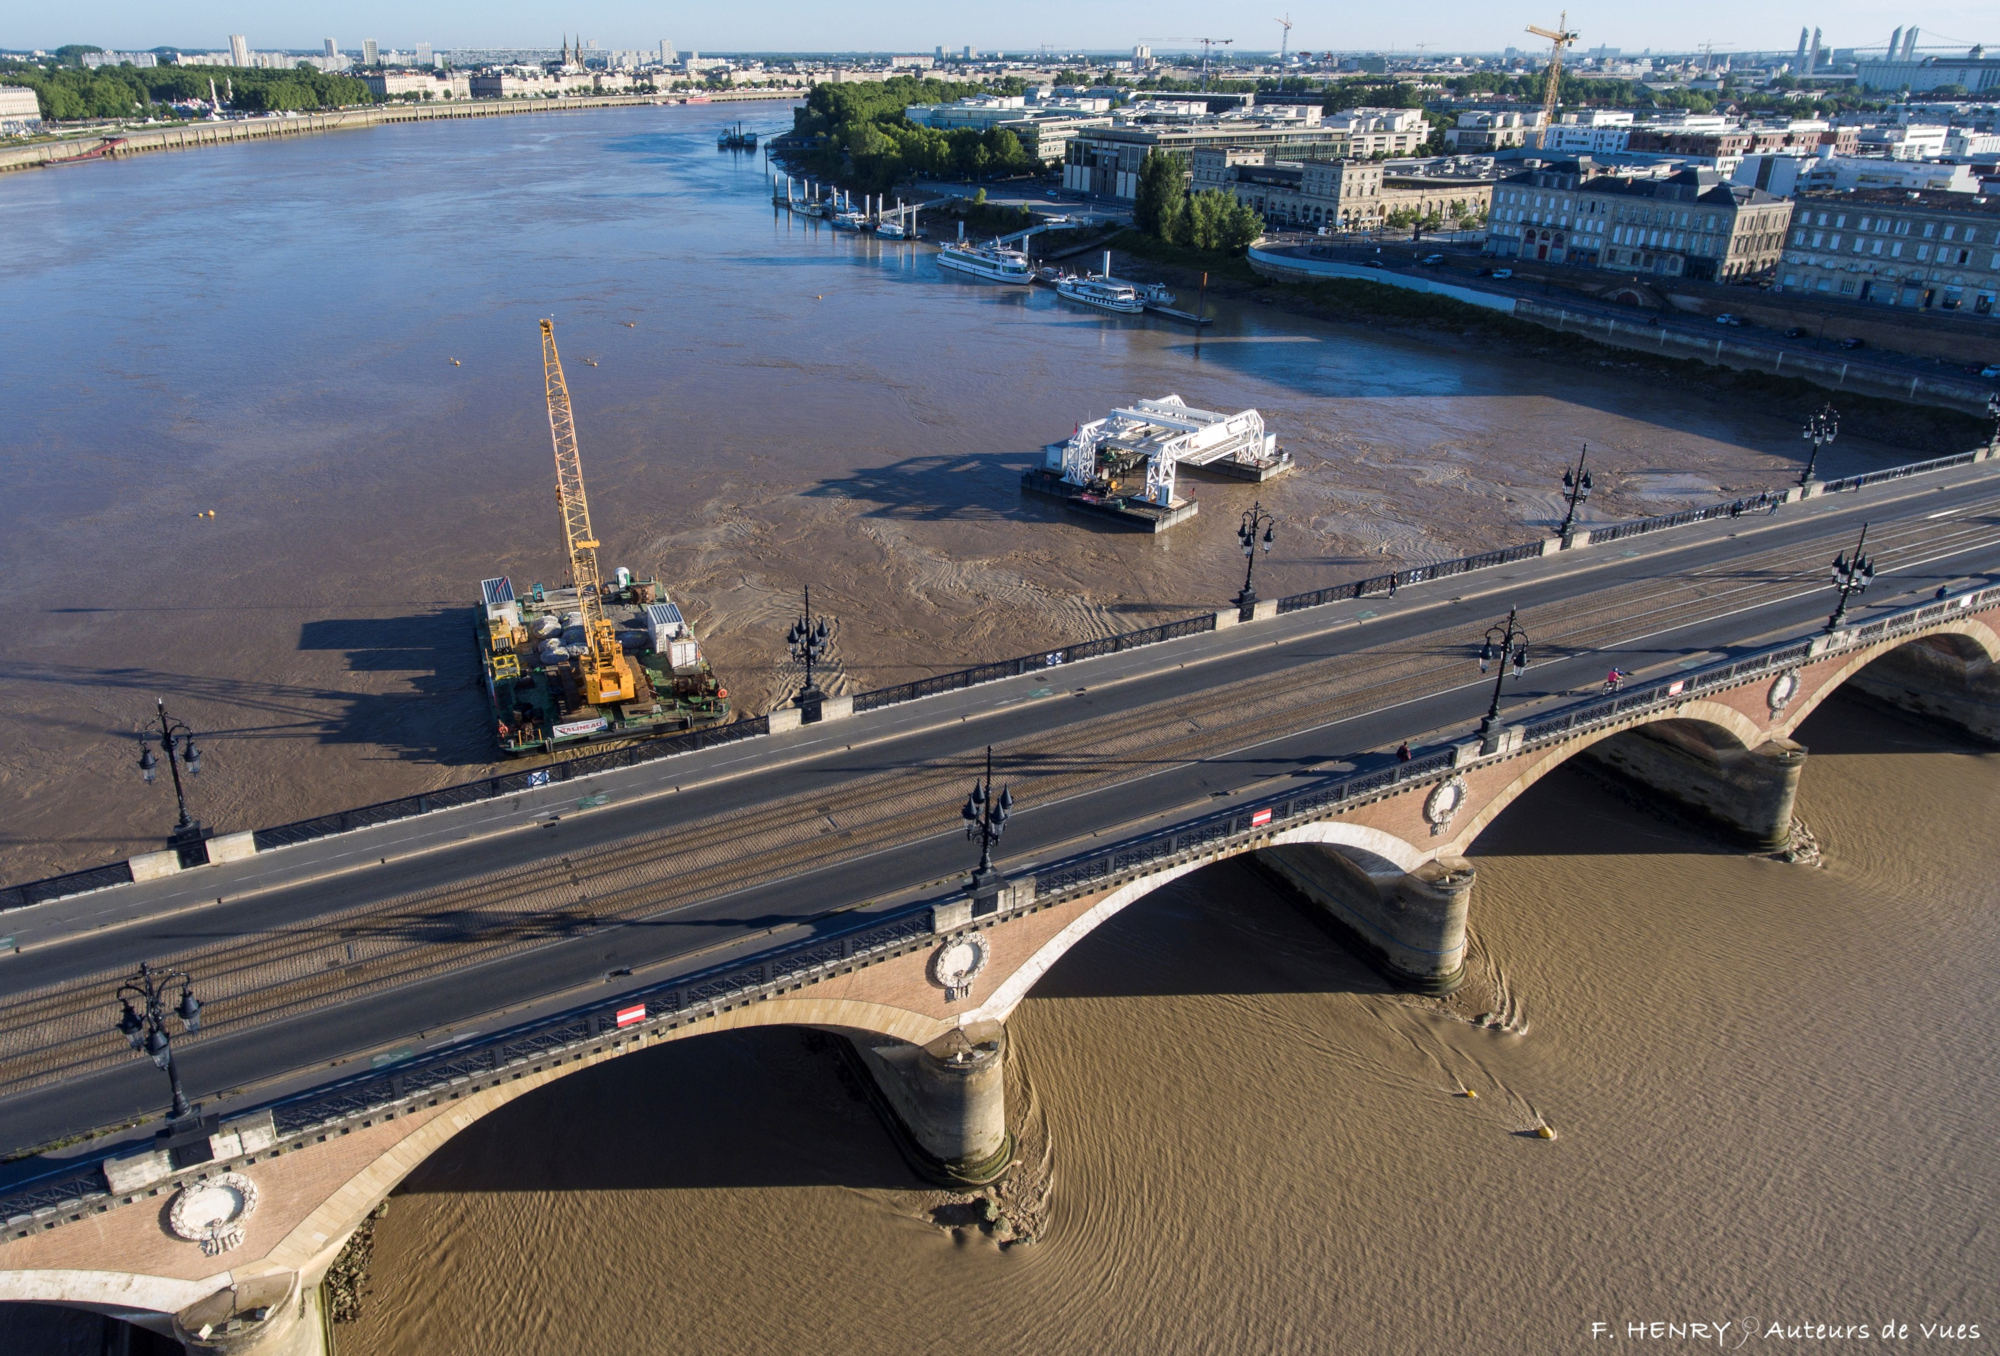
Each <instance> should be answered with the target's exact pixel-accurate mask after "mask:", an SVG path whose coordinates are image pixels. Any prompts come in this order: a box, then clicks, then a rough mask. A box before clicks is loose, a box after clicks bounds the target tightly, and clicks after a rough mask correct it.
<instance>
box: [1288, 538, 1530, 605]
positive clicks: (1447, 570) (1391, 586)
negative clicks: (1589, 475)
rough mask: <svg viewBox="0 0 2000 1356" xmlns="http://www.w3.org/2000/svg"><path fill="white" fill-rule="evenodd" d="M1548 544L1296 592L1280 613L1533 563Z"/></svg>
mask: <svg viewBox="0 0 2000 1356" xmlns="http://www.w3.org/2000/svg"><path fill="white" fill-rule="evenodd" d="M1544 549H1545V548H1544V543H1543V542H1542V541H1541V540H1540V539H1537V540H1535V541H1530V542H1523V543H1521V544H1520V545H1519V546H1503V547H1501V548H1500V549H1499V550H1497V551H1482V552H1480V553H1479V554H1478V555H1476V556H1459V557H1458V558H1457V559H1454V560H1440V561H1436V562H1434V563H1433V564H1430V565H1412V566H1411V567H1410V568H1409V569H1407V570H1398V571H1396V572H1395V573H1394V574H1378V575H1373V576H1371V577H1369V578H1367V579H1355V580H1351V581H1350V582H1348V583H1345V584H1334V585H1332V586H1330V587H1328V588H1323V589H1313V590H1312V591H1311V592H1308V593H1294V594H1292V595H1291V596H1289V597H1286V598H1280V599H1279V600H1278V611H1279V612H1280V613H1285V612H1303V611H1304V610H1305V609H1307V608H1309V607H1324V606H1326V605H1327V604H1328V603H1338V602H1342V601H1344V600H1346V599H1349V598H1372V597H1374V596H1375V595H1376V594H1389V593H1394V592H1395V591H1396V590H1397V589H1399V588H1401V587H1402V586H1403V585H1405V584H1421V583H1423V582H1424V581H1425V580H1429V579H1444V578H1446V577H1448V576H1450V575H1454V574H1467V573H1470V572H1471V571H1473V570H1488V569H1491V568H1493V567H1494V566H1495V565H1507V564H1511V563H1512V562H1514V561H1517V560H1532V559H1534V558H1535V557H1537V556H1540V555H1541V554H1542V551H1543V550H1544Z"/></svg>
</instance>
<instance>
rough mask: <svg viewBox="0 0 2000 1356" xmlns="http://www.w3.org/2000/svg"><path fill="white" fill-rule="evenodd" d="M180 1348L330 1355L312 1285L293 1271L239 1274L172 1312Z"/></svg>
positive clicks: (216, 1355)
mask: <svg viewBox="0 0 2000 1356" xmlns="http://www.w3.org/2000/svg"><path fill="white" fill-rule="evenodd" d="M174 1336H175V1337H176V1338H178V1339H179V1340H180V1344H181V1349H182V1350H184V1351H188V1352H194V1353H202V1356H210V1354H211V1353H212V1354H213V1356H331V1352H332V1350H333V1347H332V1344H331V1343H330V1342H329V1341H328V1340H327V1319H326V1315H325V1314H324V1313H323V1312H322V1310H321V1308H320V1292H319V1286H318V1285H317V1284H312V1285H306V1284H303V1283H302V1282H301V1279H300V1277H299V1274H298V1273H297V1272H296V1271H271V1272H265V1273H263V1274H261V1275H251V1276H244V1277H240V1278H237V1279H235V1280H234V1281H233V1282H232V1283H231V1284H229V1285H226V1286H224V1287H222V1289H220V1290H217V1291H216V1292H215V1293H214V1294H211V1295H209V1296H208V1297H207V1298H205V1299H201V1300H197V1301H196V1302H195V1303H193V1304H191V1305H189V1306H188V1307H187V1308H185V1309H183V1310H181V1311H180V1312H179V1313H178V1314H175V1315H174Z"/></svg>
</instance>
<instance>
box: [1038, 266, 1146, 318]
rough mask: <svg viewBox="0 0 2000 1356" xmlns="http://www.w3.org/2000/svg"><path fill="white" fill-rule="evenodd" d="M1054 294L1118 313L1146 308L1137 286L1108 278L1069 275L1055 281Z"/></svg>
mask: <svg viewBox="0 0 2000 1356" xmlns="http://www.w3.org/2000/svg"><path fill="white" fill-rule="evenodd" d="M1056 295H1057V296H1059V297H1061V298H1063V299H1064V300H1065V301H1074V302H1077V303H1079V304H1081V305H1084V306H1094V307H1096V308H1097V309H1098V310H1100V311H1113V312H1116V313H1117V314H1119V315H1140V314H1143V313H1144V311H1145V309H1146V303H1145V301H1144V300H1143V299H1142V298H1141V297H1140V296H1139V292H1138V289H1137V288H1135V287H1133V286H1132V285H1131V284H1130V283H1122V282H1116V281H1113V280H1112V279H1109V278H1090V277H1077V276H1075V275H1071V276H1069V277H1066V278H1063V279H1061V280H1059V281H1058V282H1057V283H1056Z"/></svg>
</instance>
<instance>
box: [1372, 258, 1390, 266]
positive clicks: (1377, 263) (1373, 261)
mask: <svg viewBox="0 0 2000 1356" xmlns="http://www.w3.org/2000/svg"><path fill="white" fill-rule="evenodd" d="M1368 267H1370V268H1387V267H1388V265H1387V264H1385V263H1383V262H1382V261H1381V260H1380V259H1370V260H1369V261H1368Z"/></svg>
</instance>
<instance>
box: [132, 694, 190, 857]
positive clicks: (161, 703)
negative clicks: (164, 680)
mask: <svg viewBox="0 0 2000 1356" xmlns="http://www.w3.org/2000/svg"><path fill="white" fill-rule="evenodd" d="M154 700H155V702H156V703H157V704H158V707H159V720H160V732H159V734H158V735H154V734H152V733H151V732H148V733H146V734H143V735H140V736H139V775H140V776H141V777H143V778H145V779H146V783H147V785H149V786H150V785H151V784H152V782H153V778H154V775H155V769H157V768H158V767H159V766H160V760H159V759H158V758H155V757H154V756H153V740H154V739H158V740H159V743H160V752H161V753H164V754H165V755H166V756H167V771H168V772H170V773H172V774H173V778H174V804H175V805H176V806H177V807H178V808H179V810H180V818H179V819H178V820H176V821H175V823H174V831H173V833H171V834H169V835H168V837H167V846H168V847H171V848H182V847H187V846H189V845H190V844H193V843H199V842H200V841H201V840H202V838H203V837H204V836H205V835H204V834H203V832H202V827H201V821H200V820H198V819H195V818H193V817H192V816H190V815H189V814H188V806H187V788H186V787H184V786H182V784H181V768H182V767H183V766H185V767H186V768H187V775H188V776H190V777H199V776H200V775H201V750H200V749H198V748H196V747H195V743H194V731H193V730H190V729H189V728H188V727H187V723H186V722H185V721H181V720H176V719H175V718H174V717H172V716H170V715H168V714H167V703H166V702H165V700H164V699H161V698H155V699H154Z"/></svg>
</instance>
